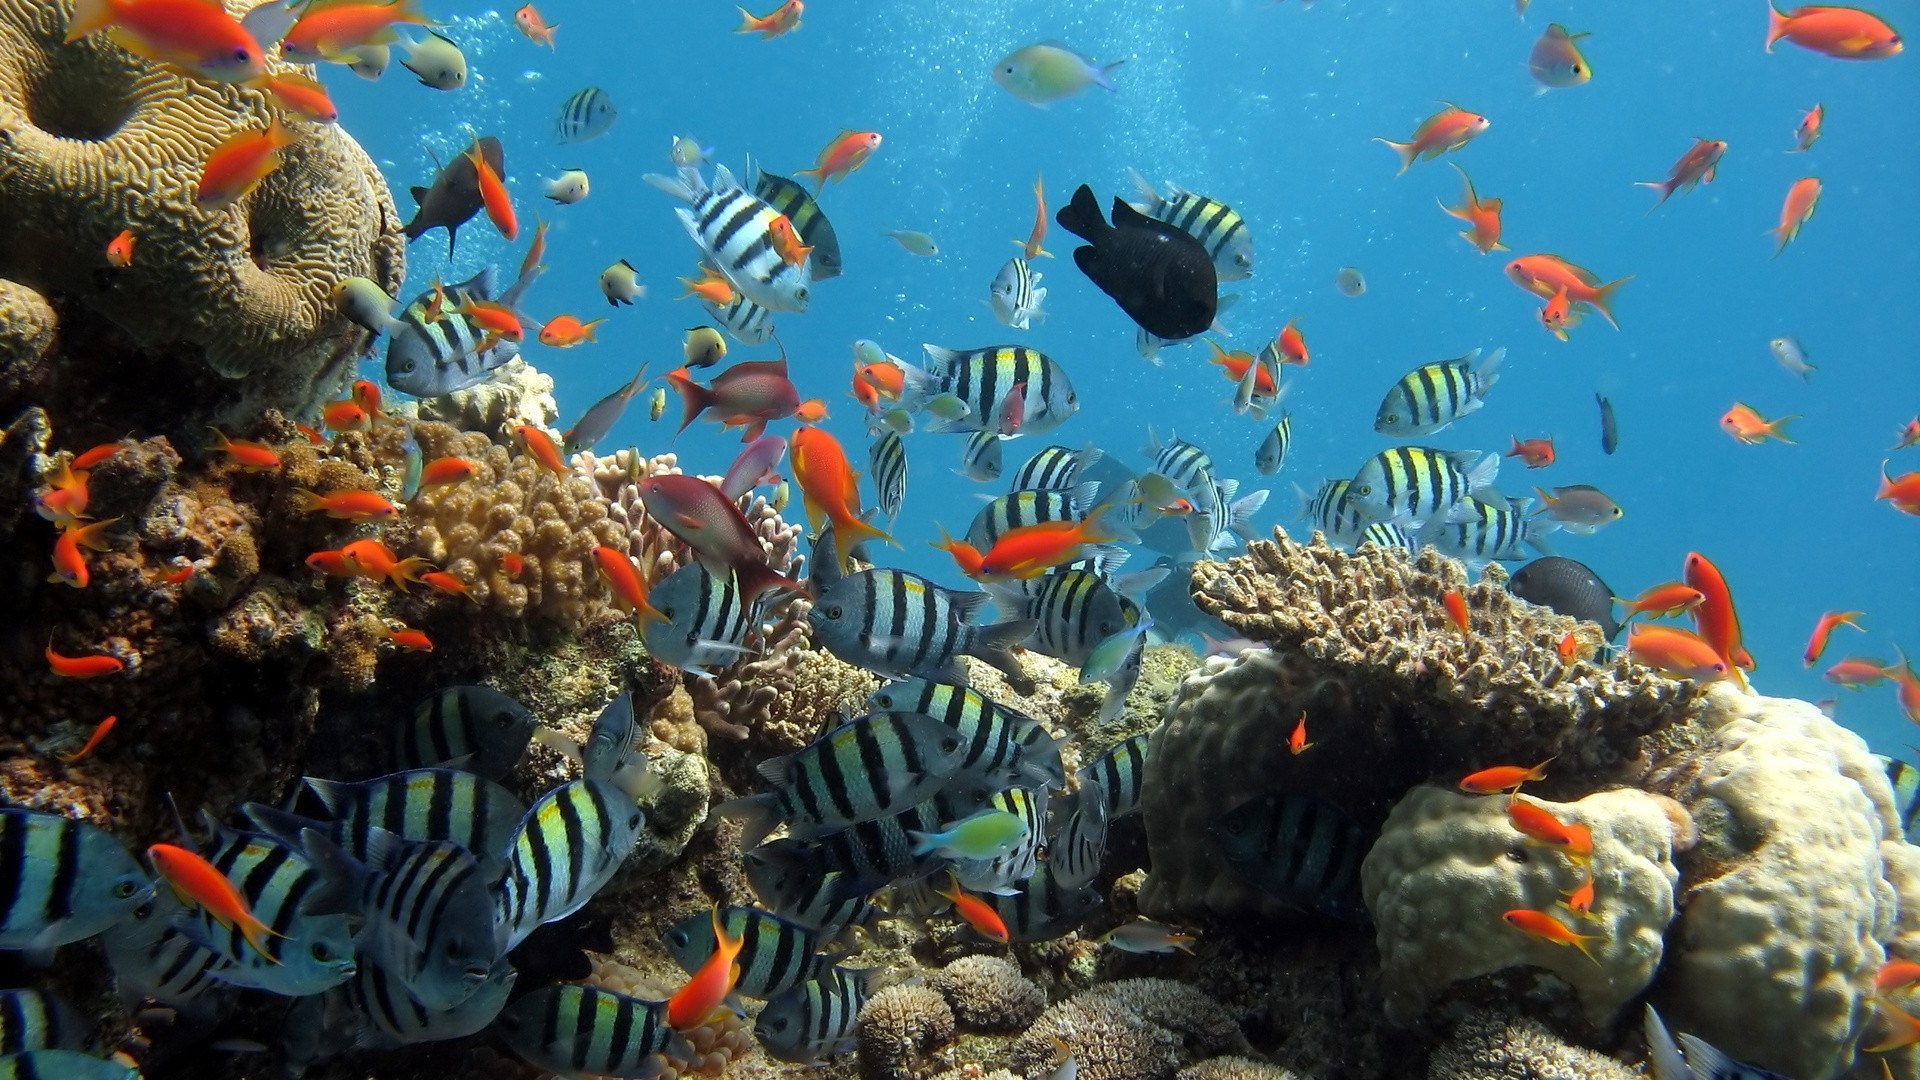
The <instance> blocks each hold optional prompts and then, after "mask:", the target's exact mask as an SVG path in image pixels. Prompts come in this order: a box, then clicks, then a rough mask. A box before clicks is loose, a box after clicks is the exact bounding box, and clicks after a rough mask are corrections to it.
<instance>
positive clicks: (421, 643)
mask: <svg viewBox="0 0 1920 1080" xmlns="http://www.w3.org/2000/svg"><path fill="white" fill-rule="evenodd" d="M380 636H381V637H383V638H385V639H387V641H388V642H390V643H392V644H393V645H394V646H395V647H396V648H401V649H405V650H406V651H408V652H432V651H433V639H431V638H429V637H427V634H426V631H424V630H415V629H414V628H413V627H411V626H408V625H407V624H405V623H402V622H385V623H382V624H381V625H380Z"/></svg>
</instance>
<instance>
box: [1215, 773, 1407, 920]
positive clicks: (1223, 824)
mask: <svg viewBox="0 0 1920 1080" xmlns="http://www.w3.org/2000/svg"><path fill="white" fill-rule="evenodd" d="M1208 832H1209V833H1211V834H1212V836H1213V838H1214V840H1215V841H1216V842H1218V843H1219V845H1220V848H1221V850H1222V851H1223V852H1225V854H1226V857H1227V862H1228V863H1229V864H1231V865H1232V866H1233V867H1234V868H1235V869H1237V870H1238V871H1239V872H1240V873H1241V874H1242V875H1243V876H1245V877H1246V878H1247V880H1248V881H1251V882H1252V883H1253V884H1255V885H1257V886H1259V887H1260V888H1261V889H1262V890H1263V891H1265V892H1266V893H1268V894H1269V895H1271V896H1273V897H1275V898H1276V899H1278V900H1280V901H1282V902H1283V903H1286V904H1288V905H1291V906H1293V907H1298V908H1302V909H1305V910H1307V911H1312V912H1316V913H1318V914H1321V915H1327V916H1331V917H1333V918H1336V919H1364V918H1366V915H1367V909H1366V906H1365V904H1364V903H1362V901H1361V899H1360V861H1361V860H1362V859H1364V858H1365V857H1366V854H1367V849H1368V848H1370V847H1372V846H1373V837H1372V836H1371V835H1370V834H1368V832H1367V831H1366V830H1365V829H1363V828H1361V827H1360V825H1359V823H1357V822H1355V821H1354V820H1353V818H1352V817H1351V816H1350V815H1348V814H1347V812H1346V811H1345V810H1342V809H1341V808H1339V807H1338V806H1335V805H1334V804H1332V803H1330V802H1328V801H1327V800H1325V799H1321V798H1316V797H1314V796H1312V795H1304V794H1301V793H1298V792H1279V793H1276V794H1272V795H1262V796H1259V797H1258V798H1254V799H1249V800H1248V801H1246V802H1244V803H1242V804H1240V805H1239V806H1236V807H1234V808H1233V809H1232V810H1229V811H1227V812H1226V813H1224V814H1222V815H1220V817H1219V819H1218V820H1217V821H1215V822H1214V823H1213V825H1211V826H1210V827H1209V828H1208Z"/></svg>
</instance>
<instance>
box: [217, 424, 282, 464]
mask: <svg viewBox="0 0 1920 1080" xmlns="http://www.w3.org/2000/svg"><path fill="white" fill-rule="evenodd" d="M212 430H213V440H214V449H216V450H218V451H220V452H221V453H223V454H225V455H227V460H229V461H231V462H233V463H234V464H236V465H238V466H240V467H241V468H242V469H245V470H246V471H248V472H271V471H272V470H274V469H278V468H279V467H280V455H278V454H276V453H274V452H273V450H272V448H271V447H269V446H267V445H266V444H265V443H259V442H253V441H251V440H248V439H229V438H227V434H226V432H224V431H221V430H220V429H219V428H214V429H212Z"/></svg>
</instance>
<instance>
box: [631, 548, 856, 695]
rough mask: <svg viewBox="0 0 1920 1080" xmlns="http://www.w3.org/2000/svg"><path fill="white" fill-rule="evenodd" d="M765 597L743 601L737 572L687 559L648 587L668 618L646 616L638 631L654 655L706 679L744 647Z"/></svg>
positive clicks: (651, 600) (658, 608) (657, 608)
mask: <svg viewBox="0 0 1920 1080" xmlns="http://www.w3.org/2000/svg"><path fill="white" fill-rule="evenodd" d="M827 561H828V562H831V561H832V560H831V559H829V560H827ZM816 565H818V564H816ZM763 599H764V598H756V599H755V600H754V601H753V602H752V603H746V602H745V597H744V596H743V595H742V594H741V592H740V580H739V578H738V577H736V576H735V575H733V574H728V575H726V576H725V577H716V576H714V574H713V573H712V572H711V571H709V570H708V569H707V568H706V567H704V566H702V565H700V563H699V562H698V561H695V562H690V563H688V564H687V565H685V566H683V567H681V568H680V569H678V570H675V571H674V572H673V573H671V574H668V575H667V576H666V577H665V578H662V579H661V580H660V582H659V583H658V584H656V585H654V586H653V587H652V588H651V589H649V590H648V592H647V602H648V603H649V604H652V605H653V609H654V610H655V611H658V612H659V613H660V614H662V615H664V616H666V618H665V619H664V620H648V621H647V622H646V623H645V624H644V625H643V626H642V627H641V630H640V636H641V638H642V639H643V640H644V641H645V642H646V644H647V652H648V653H649V654H650V655H651V656H652V657H653V658H654V659H655V660H658V661H660V662H661V663H663V664H672V665H673V666H674V667H677V668H679V669H680V670H682V671H685V672H687V673H688V674H692V675H698V676H700V677H701V678H706V679H710V678H712V677H713V670H712V669H714V668H718V667H724V666H725V665H727V664H731V663H733V662H734V661H736V660H739V659H740V658H741V657H742V656H744V655H745V654H746V653H747V651H748V650H747V647H746V640H747V633H748V631H750V630H752V629H753V627H754V624H755V623H756V622H757V621H758V619H759V617H760V612H761V610H762V609H763V608H764V607H765V605H764V603H762V600H763Z"/></svg>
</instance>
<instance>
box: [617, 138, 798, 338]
mask: <svg viewBox="0 0 1920 1080" xmlns="http://www.w3.org/2000/svg"><path fill="white" fill-rule="evenodd" d="M642 179H644V180H645V181H646V182H647V183H649V184H652V185H653V186H654V187H656V188H659V189H660V190H661V191H664V192H666V193H667V194H669V195H672V196H673V197H674V198H676V199H680V200H682V201H683V202H686V203H687V204H689V205H688V207H682V208H680V209H677V210H675V211H674V214H675V215H676V216H677V217H679V219H680V224H681V225H682V226H683V227H685V228H686V230H687V235H688V236H690V237H692V238H693V242H694V243H696V244H698V245H700V250H702V251H704V252H706V254H707V262H709V263H710V264H712V265H713V267H714V268H715V269H717V270H719V271H720V273H721V274H722V275H724V276H725V277H726V279H727V280H728V281H730V282H732V283H733V287H734V289H735V291H737V292H739V293H740V294H742V295H743V296H745V297H746V298H747V299H749V300H751V301H753V302H754V303H756V304H758V305H760V306H761V307H763V308H767V309H768V310H770V311H795V312H799V311H805V310H807V296H808V292H807V271H806V268H805V266H804V265H803V266H794V265H792V264H791V263H789V262H787V260H786V258H785V257H783V256H782V255H781V254H780V252H779V251H777V250H775V249H774V246H773V221H774V219H775V218H777V217H780V216H781V214H780V212H779V211H778V210H775V209H774V208H773V207H771V206H768V205H767V204H766V203H764V202H761V201H760V199H759V198H758V197H757V196H755V195H754V194H753V193H752V192H750V191H748V190H747V189H745V188H743V187H741V186H740V181H738V180H735V179H734V178H733V174H732V173H731V172H728V171H727V167H726V166H725V165H716V166H714V169H713V186H712V187H708V186H707V184H706V182H705V181H704V180H702V179H701V178H700V170H698V169H695V168H691V167H688V168H683V169H681V170H680V171H679V174H678V176H676V177H668V176H659V175H656V174H653V173H648V174H647V175H646V176H644V177H642ZM721 321H722V322H723V323H724V322H725V319H722V320H721ZM729 329H731V327H729Z"/></svg>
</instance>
